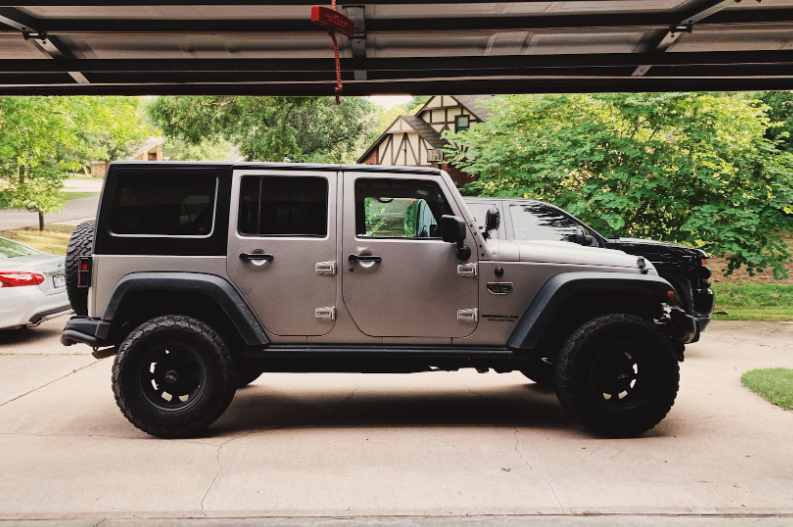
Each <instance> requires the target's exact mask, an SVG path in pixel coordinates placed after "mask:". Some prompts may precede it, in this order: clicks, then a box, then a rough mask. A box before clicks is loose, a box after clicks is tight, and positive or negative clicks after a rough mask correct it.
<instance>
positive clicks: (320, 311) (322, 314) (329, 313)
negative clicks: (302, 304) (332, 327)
mask: <svg viewBox="0 0 793 527" xmlns="http://www.w3.org/2000/svg"><path fill="white" fill-rule="evenodd" d="M314 316H315V317H316V318H319V319H322V320H336V308H335V307H318V308H317V309H315V310H314Z"/></svg>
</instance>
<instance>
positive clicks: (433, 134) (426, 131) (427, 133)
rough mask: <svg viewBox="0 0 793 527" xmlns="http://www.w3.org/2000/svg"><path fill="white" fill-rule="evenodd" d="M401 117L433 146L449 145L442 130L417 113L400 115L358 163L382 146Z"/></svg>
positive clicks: (442, 146) (443, 146)
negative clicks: (441, 132) (442, 135)
mask: <svg viewBox="0 0 793 527" xmlns="http://www.w3.org/2000/svg"><path fill="white" fill-rule="evenodd" d="M400 119H402V120H403V121H405V122H406V123H407V124H408V125H410V127H411V128H412V129H413V130H414V131H415V132H416V133H417V134H419V137H421V138H422V139H424V140H425V141H426V142H427V144H428V145H430V146H431V147H432V148H445V147H446V146H448V145H449V142H448V141H447V140H446V139H444V138H443V137H441V134H440V132H438V131H437V130H436V129H435V128H433V127H432V126H430V125H429V124H427V123H426V122H425V121H424V119H422V118H420V117H417V116H415V115H400V116H399V117H397V118H396V119H394V122H393V123H391V124H390V125H389V127H388V128H386V130H385V132H383V133H382V134H380V137H378V138H377V141H375V142H374V143H372V145H371V146H370V147H369V148H367V149H366V152H364V153H363V155H361V157H359V158H358V163H363V162H364V161H366V158H367V157H369V156H370V155H372V152H373V151H374V149H375V148H377V147H378V146H380V143H382V142H383V140H385V138H386V136H387V135H389V134H390V133H391V132H389V130H390V129H391V128H393V126H394V124H396V122H397V121H399V120H400Z"/></svg>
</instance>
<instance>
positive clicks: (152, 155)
mask: <svg viewBox="0 0 793 527" xmlns="http://www.w3.org/2000/svg"><path fill="white" fill-rule="evenodd" d="M149 161H157V152H149Z"/></svg>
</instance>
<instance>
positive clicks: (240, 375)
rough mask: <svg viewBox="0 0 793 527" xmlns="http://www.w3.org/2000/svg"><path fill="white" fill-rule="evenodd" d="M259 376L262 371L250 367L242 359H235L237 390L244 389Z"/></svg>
mask: <svg viewBox="0 0 793 527" xmlns="http://www.w3.org/2000/svg"><path fill="white" fill-rule="evenodd" d="M261 374H262V370H260V369H258V368H256V367H255V366H253V365H251V364H250V363H249V362H247V361H245V360H244V359H237V389H240V388H245V387H246V386H248V385H249V384H250V383H252V382H253V381H255V380H256V379H258V378H259V377H260V376H261Z"/></svg>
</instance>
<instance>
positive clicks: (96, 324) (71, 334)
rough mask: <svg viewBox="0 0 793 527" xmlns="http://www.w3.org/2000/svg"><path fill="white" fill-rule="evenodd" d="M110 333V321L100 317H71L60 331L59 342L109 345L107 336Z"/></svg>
mask: <svg viewBox="0 0 793 527" xmlns="http://www.w3.org/2000/svg"><path fill="white" fill-rule="evenodd" d="M109 334H110V322H106V321H104V320H102V319H101V318H90V317H72V318H70V319H69V321H68V322H67V323H66V327H65V328H64V329H63V333H61V344H63V345H64V346H72V345H74V344H78V343H80V344H88V345H89V346H91V347H94V348H100V347H103V346H109V345H110V343H109V342H108V341H107V337H108V335H109Z"/></svg>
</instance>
